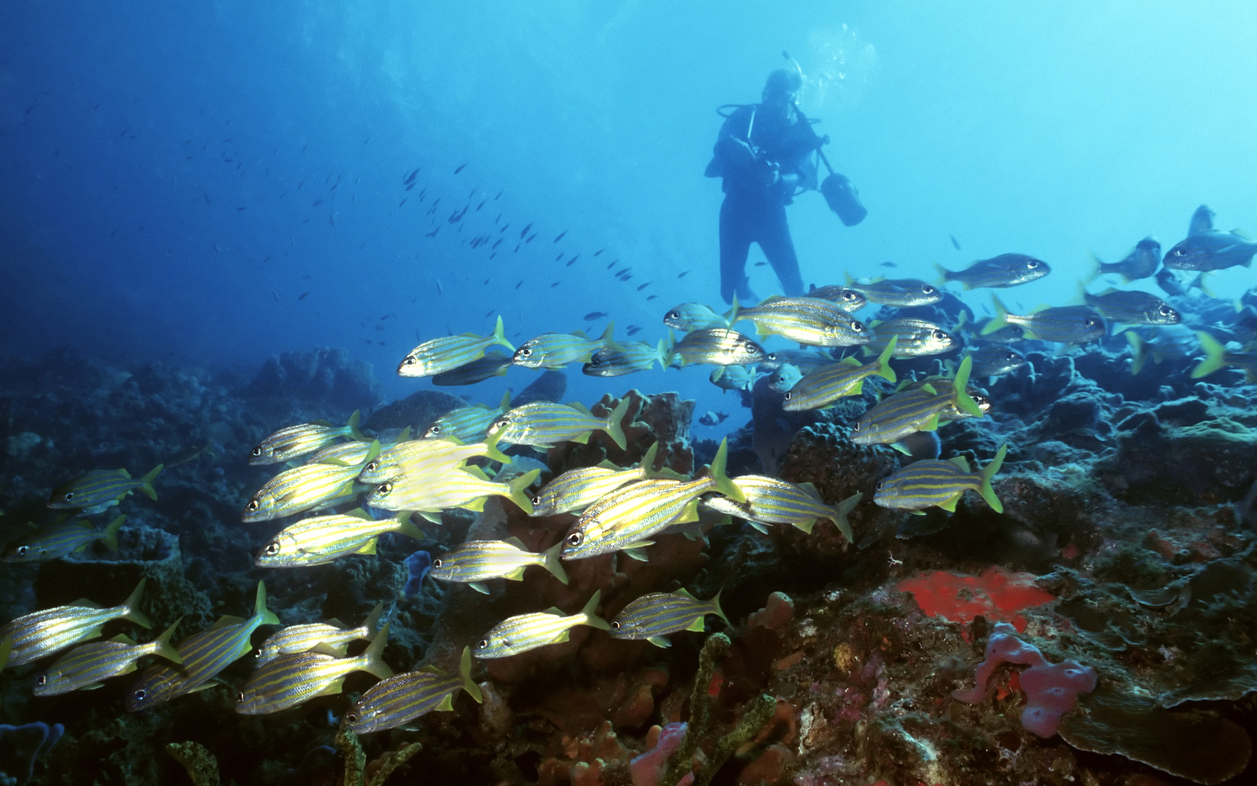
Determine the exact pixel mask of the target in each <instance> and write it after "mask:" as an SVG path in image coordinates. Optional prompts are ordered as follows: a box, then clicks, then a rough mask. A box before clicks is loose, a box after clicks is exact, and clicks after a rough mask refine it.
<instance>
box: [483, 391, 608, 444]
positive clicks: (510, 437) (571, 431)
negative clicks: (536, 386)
mask: <svg viewBox="0 0 1257 786" xmlns="http://www.w3.org/2000/svg"><path fill="white" fill-rule="evenodd" d="M628 407H629V400H628V398H622V399H620V403H618V404H616V406H615V409H614V410H613V411H612V412H611V414H610V415H608V416H607V417H605V418H599V417H597V416H595V415H593V414H592V413H591V412H590V411H589V410H588V409H586V408H585V407H584V406H583V405H581V404H571V405H568V404H552V403H550V402H549V401H534V402H533V403H531V404H525V405H524V406H522V407H515V408H514V409H512V410H511V411H509V412H507V413H506V414H504V415H502V416H501V417H499V418H498V419H497V420H495V421H493V425H492V426H490V427H489V430H490V431H494V432H499V433H498V439H500V440H501V441H502V442H505V443H507V444H510V445H531V446H532V447H536V448H552V447H554V446H555V445H557V444H559V443H560V442H580V443H585V442H588V441H589V435H590V434H592V433H593V432H595V431H602V432H605V433H606V435H607V436H608V437H610V438H611V441H612V442H614V443H615V444H616V446H617V447H618V448H620V450H624V448H625V447H626V446H627V445H628V443H627V442H626V441H625V439H624V429H623V428H622V427H621V421H623V420H624V416H625V415H626V414H628Z"/></svg>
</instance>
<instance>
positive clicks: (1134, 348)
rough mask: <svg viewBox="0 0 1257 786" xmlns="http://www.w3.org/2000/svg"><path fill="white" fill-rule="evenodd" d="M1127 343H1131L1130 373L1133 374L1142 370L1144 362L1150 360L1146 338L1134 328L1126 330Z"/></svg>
mask: <svg viewBox="0 0 1257 786" xmlns="http://www.w3.org/2000/svg"><path fill="white" fill-rule="evenodd" d="M1126 343H1127V344H1130V355H1131V360H1130V373H1131V375H1132V376H1133V375H1135V374H1138V373H1139V372H1140V371H1142V370H1143V367H1144V363H1147V362H1148V350H1147V348H1146V347H1145V346H1144V340H1143V339H1142V338H1140V337H1139V334H1138V333H1136V332H1135V331H1133V330H1128V331H1126Z"/></svg>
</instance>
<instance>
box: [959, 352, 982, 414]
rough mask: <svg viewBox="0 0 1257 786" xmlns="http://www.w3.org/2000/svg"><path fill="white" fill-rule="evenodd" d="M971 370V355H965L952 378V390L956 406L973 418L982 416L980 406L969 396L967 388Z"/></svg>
mask: <svg viewBox="0 0 1257 786" xmlns="http://www.w3.org/2000/svg"><path fill="white" fill-rule="evenodd" d="M972 371H973V355H965V359H964V360H962V361H960V368H959V369H958V370H957V371H956V378H955V379H954V380H952V390H954V391H955V394H956V406H957V407H959V408H960V410H961V411H963V412H967V413H969V414H970V415H973V416H974V417H975V418H980V417H982V408H981V407H979V406H978V402H976V401H974V400H973V396H970V395H969V391H968V390H967V388H968V386H969V374H970V373H972Z"/></svg>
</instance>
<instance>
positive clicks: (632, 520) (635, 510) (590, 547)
mask: <svg viewBox="0 0 1257 786" xmlns="http://www.w3.org/2000/svg"><path fill="white" fill-rule="evenodd" d="M728 450H729V448H728V445H727V444H726V441H725V440H722V441H721V443H720V449H719V450H717V451H716V457H715V458H714V459H712V462H711V468H710V469H709V470H708V475H707V476H706V477H702V478H698V479H696V480H690V481H680V480H664V479H653V480H640V481H638V482H636V483H633V484H631V485H629V486H625V487H623V488H620V489H617V490H615V491H612V492H611V493H609V494H607V495H606V496H604V497H602V498H601V499H599V500H598V501H597V502H595V503H594V504H593V505H591V506H590V507H589V508H588V509H587V510H586V511H585V512H584V513H583V514H581V517H580V518H579V519H577V521H576V524H574V525H573V526H572V528H571V529H570V530H569V531H568V533H567V535H566V536H565V537H564V539H563V543H564V546H563V555H562V556H563V559H565V560H572V559H588V558H589V557H596V556H598V555H599V554H609V553H611V552H614V551H623V552H624V553H626V554H628V555H629V556H630V557H632V558H634V559H639V560H644V559H645V551H644V550H645V548H646V547H647V546H649V545H651V543H652V541H650V540H647V538H649V537H650V536H651V535H654V534H656V533H658V532H661V531H663V530H665V529H667V528H668V527H670V526H672V525H673V524H684V523H686V522H690V521H696V520H697V519H698V498H699V497H700V496H702V495H703V494H706V493H707V492H709V491H715V492H717V493H720V494H723V495H725V496H726V497H731V498H733V499H735V500H737V501H738V502H745V501H746V495H745V494H743V493H742V490H741V489H740V488H738V487H737V485H736V484H734V482H733V481H731V480H729V478H728V477H727V476H726V475H725V461H726V456H727V454H728Z"/></svg>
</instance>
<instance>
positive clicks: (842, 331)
mask: <svg viewBox="0 0 1257 786" xmlns="http://www.w3.org/2000/svg"><path fill="white" fill-rule="evenodd" d="M733 305H734V316H733V318H732V319H731V320H730V323H731V324H736V323H738V322H741V321H743V320H750V321H752V322H754V323H755V329H756V330H757V331H758V332H759V335H760V337H761V338H763V337H766V336H781V337H782V338H784V339H787V340H788V341H797V342H798V343H800V344H806V345H808V346H813V347H849V346H854V345H857V344H864V343H867V342H868V341H869V339H870V338H872V334H871V333H870V332H869V329H868V328H867V327H865V325H864V323H863V322H861V321H860V320H858V319H856V318H855V317H853V316H851V315H850V314H848V313H847V312H846V311H843V310H842V309H841V308H839V307H838V306H837V304H835V303H833V302H832V301H829V300H822V299H821V298H810V297H770V298H768V299H767V300H765V301H763V302H761V303H760V304H759V305H758V306H752V307H750V308H743V309H739V308H738V305H737V303H736V302H735V303H734V304H733Z"/></svg>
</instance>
